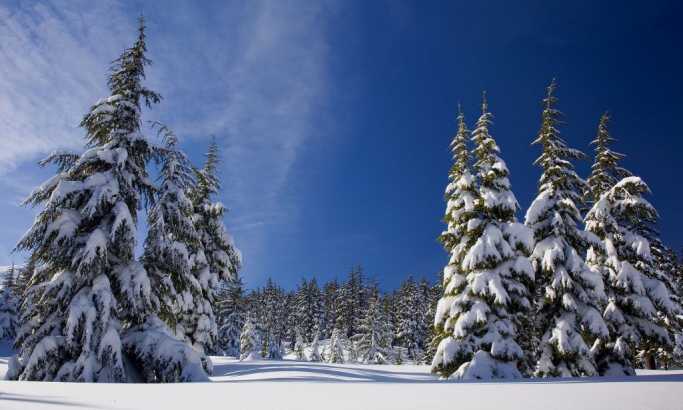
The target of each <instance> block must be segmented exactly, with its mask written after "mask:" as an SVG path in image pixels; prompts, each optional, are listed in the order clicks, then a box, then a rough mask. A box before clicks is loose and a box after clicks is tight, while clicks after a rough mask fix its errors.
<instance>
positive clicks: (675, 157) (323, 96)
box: [0, 0, 683, 288]
mask: <svg viewBox="0 0 683 410" xmlns="http://www.w3.org/2000/svg"><path fill="white" fill-rule="evenodd" d="M91 3H96V4H91ZM513 3H514V4H513ZM549 3H554V4H549ZM569 3H571V5H570V4H569ZM53 4H54V3H50V2H40V1H20V0H9V1H4V2H2V4H0V38H2V39H3V41H2V42H0V135H1V136H2V137H1V138H0V190H1V192H2V193H3V195H2V196H0V264H8V263H10V262H11V261H13V260H14V261H16V262H20V260H21V255H13V254H11V253H10V252H11V249H12V248H13V247H14V244H15V243H16V241H17V239H18V238H19V237H20V236H21V234H22V233H23V232H24V231H25V230H26V229H27V228H28V227H29V225H30V223H31V221H32V218H33V215H34V213H35V211H34V210H31V209H25V208H20V207H18V206H17V204H18V203H19V202H20V201H21V199H22V198H23V197H24V196H25V195H26V194H28V193H29V192H30V191H31V189H33V187H35V186H36V185H38V184H39V183H40V182H41V181H42V180H43V179H44V178H46V177H47V176H49V175H50V173H51V172H52V170H41V169H39V168H38V167H37V166H36V165H35V162H36V160H38V159H40V158H41V157H43V156H44V155H45V154H46V153H48V152H49V151H51V150H53V149H58V148H69V149H75V150H78V149H80V147H82V143H83V139H82V137H83V133H82V131H81V130H80V129H78V127H77V124H78V122H79V120H80V118H81V116H82V115H83V114H84V113H85V112H86V111H87V109H88V107H89V106H90V105H91V104H92V103H93V102H95V101H96V100H97V99H99V98H101V97H103V96H105V95H106V92H107V90H106V83H105V79H106V68H107V66H108V62H109V61H111V60H112V59H114V58H115V57H116V56H117V55H118V54H119V53H120V51H121V49H122V48H123V47H125V46H127V45H128V44H130V43H131V42H132V41H133V40H134V36H135V32H134V28H135V18H136V17H137V16H138V15H139V14H140V13H144V15H145V16H146V18H147V21H148V39H149V52H150V57H151V58H152V59H153V60H154V65H153V66H152V67H150V68H149V70H148V74H149V75H148V84H149V86H150V87H152V88H154V89H155V90H157V91H159V92H160V93H161V94H162V95H163V96H164V100H163V101H162V103H161V104H159V105H158V106H156V107H154V109H153V110H152V111H151V112H149V113H148V115H147V118H148V119H150V120H161V121H163V122H165V123H167V124H168V125H169V126H171V127H173V128H174V129H175V130H176V131H177V133H178V134H179V135H180V136H181V138H182V144H183V147H184V148H185V149H186V150H187V151H188V154H189V155H190V157H191V158H192V159H193V160H194V161H195V162H197V163H199V162H201V160H202V153H203V150H204V149H205V147H206V145H207V143H208V142H209V141H210V138H211V136H212V135H213V136H215V137H216V139H217V141H218V142H219V144H220V145H221V148H222V150H223V166H222V169H221V176H222V178H223V186H224V192H223V193H222V194H221V197H220V198H219V199H220V200H221V201H223V202H224V203H225V204H226V206H227V207H228V208H229V209H230V213H229V215H228V216H227V218H226V224H227V226H228V228H229V230H230V231H231V233H232V234H233V236H234V237H235V240H236V242H237V244H238V246H239V247H240V248H241V250H242V252H243V254H244V257H245V267H244V269H243V271H242V275H243V276H244V278H245V281H246V282H247V284H248V285H249V286H257V285H261V284H262V283H263V282H264V281H265V279H266V278H267V277H268V276H272V277H274V278H275V279H277V281H278V282H280V283H281V284H283V285H284V286H286V287H291V286H294V285H295V284H296V283H297V282H298V281H299V280H300V278H301V277H302V276H307V277H310V276H313V275H315V276H317V277H318V279H319V280H327V279H331V278H333V277H335V276H336V277H339V278H341V277H344V276H345V275H346V272H347V271H348V270H349V268H350V267H351V266H352V265H356V264H362V265H363V266H364V267H365V270H366V272H367V274H368V275H369V276H370V277H372V278H375V279H377V280H378V281H379V282H380V284H381V285H382V287H384V288H391V287H394V286H396V285H397V284H398V283H399V282H400V281H401V280H402V279H403V278H405V277H406V276H407V275H409V274H413V275H418V276H420V275H426V276H430V277H435V275H436V273H437V272H438V271H439V270H440V269H441V267H442V266H443V264H444V263H445V262H446V255H445V253H444V252H443V250H442V249H441V247H440V245H439V244H438V243H437V242H436V237H437V236H438V234H439V233H440V231H441V230H442V228H443V225H442V223H441V217H442V214H443V210H444V203H443V199H442V196H443V190H444V187H445V185H446V182H447V171H448V168H449V166H450V155H449V151H448V143H449V142H450V139H451V136H452V134H453V133H454V131H455V114H456V107H457V104H458V102H462V104H463V107H464V109H465V114H466V116H467V119H468V121H469V123H470V124H472V123H473V122H474V121H475V120H476V117H477V113H478V105H479V100H480V94H481V91H482V90H484V89H485V90H487V91H488V94H489V99H490V108H491V110H492V112H493V114H494V116H495V125H494V128H493V129H492V132H493V135H494V136H495V137H496V138H497V140H498V143H499V145H500V147H501V149H502V155H503V158H504V159H505V160H506V162H507V163H508V166H509V168H510V170H511V179H512V184H513V189H514V191H515V193H516V194H517V197H518V199H519V201H520V203H521V205H522V207H523V208H526V206H527V205H528V204H529V203H530V201H531V199H532V198H533V196H534V194H535V190H536V186H537V181H538V177H539V170H538V169H537V168H535V167H534V166H532V164H531V163H532V161H533V159H534V158H535V157H536V156H537V154H538V152H537V148H536V147H530V146H529V143H530V142H531V140H532V139H533V137H534V135H535V133H536V131H537V130H538V126H539V121H540V119H539V118H540V109H539V104H540V99H541V98H542V94H543V91H544V87H545V86H546V85H547V83H548V82H549V81H550V79H551V78H552V77H557V79H558V82H559V85H560V88H559V97H560V105H559V108H560V109H561V110H563V111H564V113H565V114H566V121H567V124H566V126H565V127H564V128H563V130H562V131H563V134H564V136H565V138H566V139H567V140H568V141H569V143H570V144H571V145H572V146H574V147H577V148H580V149H583V150H584V151H586V152H587V153H591V151H590V148H589V147H588V142H589V141H590V140H591V139H592V137H593V136H594V134H595V128H596V125H597V121H598V118H599V116H600V114H601V113H602V112H603V111H604V110H609V111H610V112H611V113H612V116H613V124H612V132H613V135H614V136H615V137H617V138H618V139H619V140H620V141H619V143H618V144H617V145H616V146H615V148H616V149H617V150H619V151H621V152H624V153H626V154H627V155H628V158H627V159H626V161H625V166H626V167H627V168H629V169H630V170H632V171H633V172H634V173H636V174H638V175H640V176H642V177H643V178H644V179H645V180H646V182H648V183H649V184H650V186H651V188H652V190H653V192H654V195H653V196H652V197H651V200H652V202H653V203H654V204H655V206H656V207H657V208H658V210H659V212H660V214H661V218H662V233H663V237H664V239H665V241H667V242H668V243H669V244H670V245H671V246H673V247H675V248H676V249H680V248H681V247H682V246H683V240H682V239H681V237H680V235H679V234H678V233H679V232H680V231H681V230H682V229H683V222H682V219H681V218H680V215H681V214H682V213H683V205H682V204H681V193H680V187H681V183H680V182H679V181H678V180H677V178H678V177H677V175H676V173H677V168H678V167H677V165H678V162H679V158H680V156H681V153H683V142H681V140H682V138H681V137H682V135H681V128H680V120H679V117H680V113H681V112H682V108H683V107H682V106H681V105H682V103H681V98H680V96H681V95H682V94H683V93H682V91H683V80H682V79H681V76H680V73H681V72H682V71H683V54H682V53H681V52H680V44H679V43H680V38H681V37H682V33H681V29H679V26H680V24H679V21H680V19H681V17H683V13H682V12H683V7H682V6H680V5H679V4H678V3H677V2H674V1H671V2H667V1H652V2H648V3H642V2H609V1H604V2H591V1H574V2H546V1H526V2H507V1H499V2H494V1H485V2H459V1H429V2H424V1H398V0H392V1H379V0H376V1H339V2H335V1H307V2H304V1H271V2H260V1H248V2H245V1H240V2H225V1H215V2H210V1H206V2H191V1H163V2H162V1H156V2H155V1H146V2H142V1H101V2H89V1H85V0H75V1H70V2H64V3H60V5H59V7H55V6H54V5H53ZM150 135H152V134H151V133H150ZM591 154H592V153H591ZM588 166H589V162H585V163H583V164H580V165H579V169H580V170H581V171H582V172H583V174H584V175H586V173H587V169H588ZM521 216H522V214H520V217H521Z"/></svg>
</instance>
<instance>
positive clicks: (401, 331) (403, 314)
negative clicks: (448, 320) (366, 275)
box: [361, 276, 424, 361]
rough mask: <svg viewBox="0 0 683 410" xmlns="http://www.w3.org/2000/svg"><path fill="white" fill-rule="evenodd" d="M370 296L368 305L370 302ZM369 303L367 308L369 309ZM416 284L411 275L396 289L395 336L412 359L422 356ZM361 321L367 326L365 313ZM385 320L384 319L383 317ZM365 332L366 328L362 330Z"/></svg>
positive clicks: (362, 324) (419, 311)
mask: <svg viewBox="0 0 683 410" xmlns="http://www.w3.org/2000/svg"><path fill="white" fill-rule="evenodd" d="M372 302H373V301H372V296H371V299H370V305H371V304H372ZM370 305H369V306H368V309H370ZM420 309H421V306H420V299H419V295H418V289H417V285H416V284H415V281H414V280H413V278H412V276H411V277H408V279H407V280H406V281H404V282H403V283H402V284H401V287H400V289H399V291H398V309H397V310H398V312H397V316H398V327H397V331H396V337H397V339H398V341H399V343H400V345H401V346H403V347H405V348H406V350H407V352H408V357H409V358H410V359H411V360H413V361H418V360H419V358H420V357H421V356H422V349H421V347H420V341H421V340H422V338H423V337H424V336H423V335H422V334H421V329H420V316H421V314H422V312H421V310H420ZM368 313H369V312H367V313H366V316H365V317H364V318H363V320H362V321H361V328H365V327H366V326H367V323H366V322H367V314H368ZM383 320H386V319H383ZM363 332H367V328H365V329H364V330H363Z"/></svg>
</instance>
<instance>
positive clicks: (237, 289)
mask: <svg viewBox="0 0 683 410" xmlns="http://www.w3.org/2000/svg"><path fill="white" fill-rule="evenodd" d="M216 306H217V308H216V314H217V316H218V340H217V345H218V348H219V349H220V350H221V351H222V352H223V354H224V355H226V356H239V354H240V334H241V332H242V327H243V326H244V320H245V314H246V312H245V310H244V309H245V307H244V285H243V283H242V279H241V278H240V277H239V276H237V277H236V278H235V279H233V280H230V281H222V283H221V286H219V288H218V291H217V294H216Z"/></svg>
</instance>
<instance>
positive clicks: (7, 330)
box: [0, 264, 18, 341]
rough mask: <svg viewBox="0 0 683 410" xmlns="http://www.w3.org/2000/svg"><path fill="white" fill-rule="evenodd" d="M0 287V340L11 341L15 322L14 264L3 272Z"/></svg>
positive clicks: (14, 334)
mask: <svg viewBox="0 0 683 410" xmlns="http://www.w3.org/2000/svg"><path fill="white" fill-rule="evenodd" d="M1 286H2V287H1V288H0V341H2V340H10V341H13V340H14V337H15V336H16V332H17V327H18V322H17V317H18V314H17V305H18V303H17V296H16V293H15V269H14V264H12V266H10V268H9V269H8V270H7V271H6V272H4V273H3V278H2V284H1Z"/></svg>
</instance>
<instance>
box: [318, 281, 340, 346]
mask: <svg viewBox="0 0 683 410" xmlns="http://www.w3.org/2000/svg"><path fill="white" fill-rule="evenodd" d="M338 292H339V283H337V280H336V279H335V280H333V281H331V282H327V283H326V284H325V286H324V288H323V314H322V324H321V326H320V331H321V334H322V336H323V337H324V338H325V337H329V336H331V335H332V329H334V326H335V324H336V323H337V313H338V311H337V293H338Z"/></svg>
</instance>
